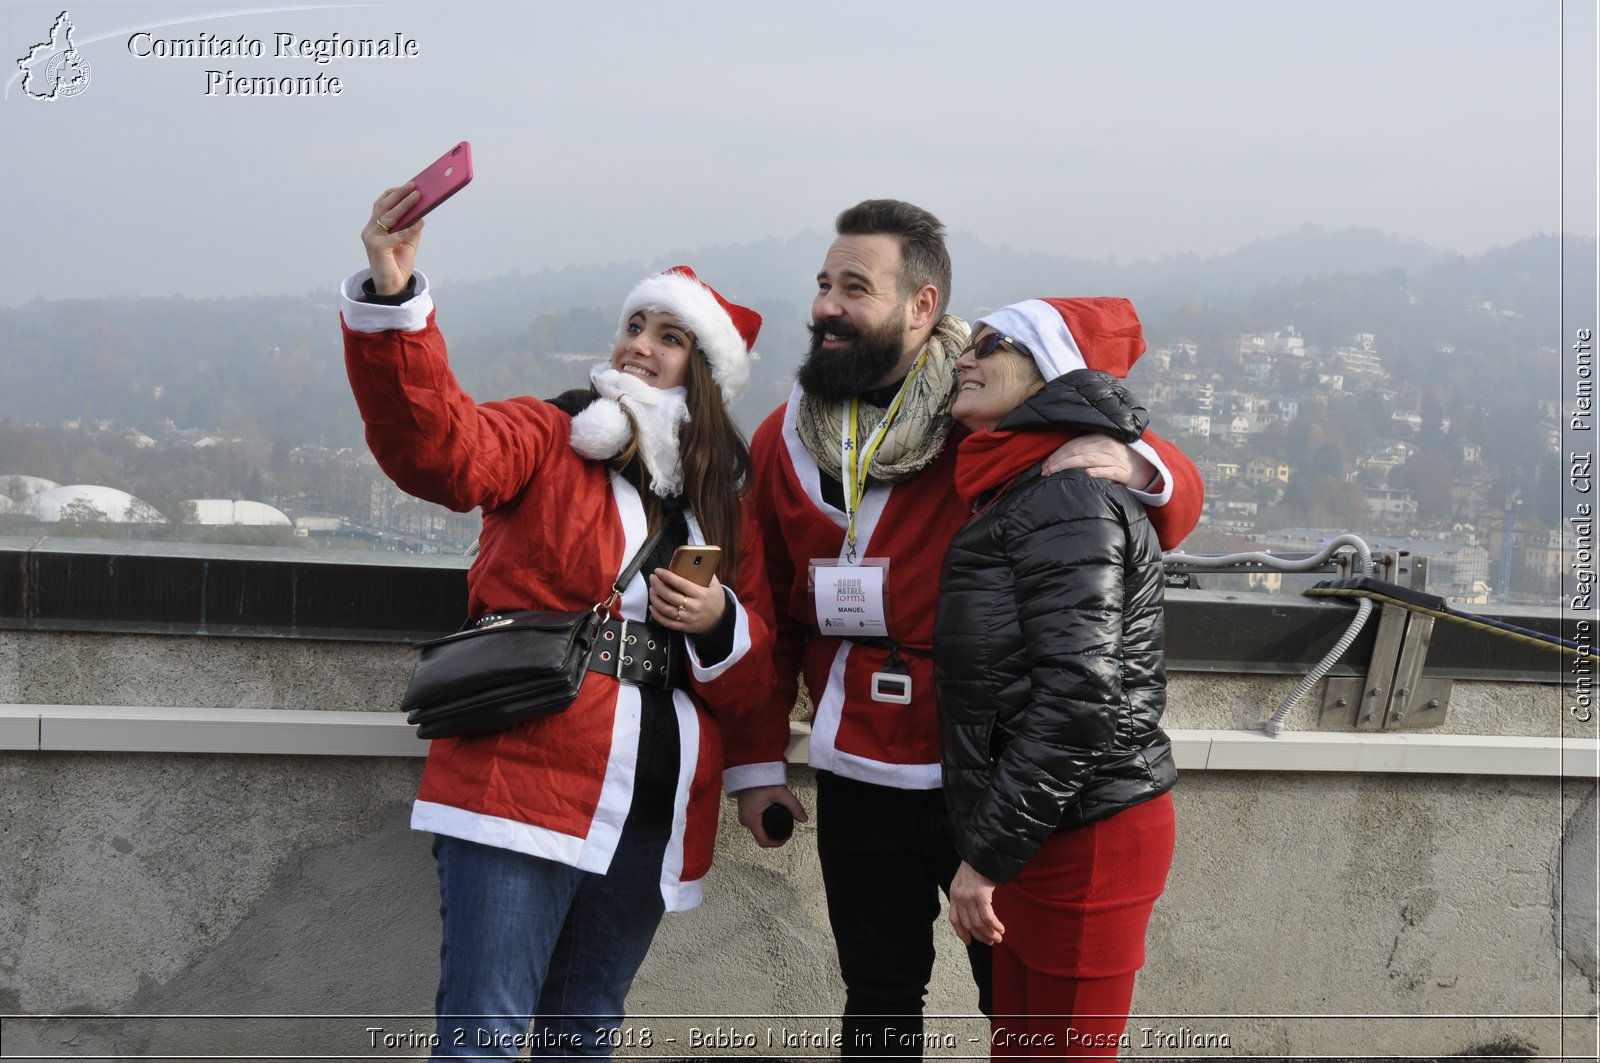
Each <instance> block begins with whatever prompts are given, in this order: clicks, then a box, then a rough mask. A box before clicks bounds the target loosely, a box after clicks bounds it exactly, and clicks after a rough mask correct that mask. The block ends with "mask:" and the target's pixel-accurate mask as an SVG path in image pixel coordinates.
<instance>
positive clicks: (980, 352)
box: [961, 332, 1033, 360]
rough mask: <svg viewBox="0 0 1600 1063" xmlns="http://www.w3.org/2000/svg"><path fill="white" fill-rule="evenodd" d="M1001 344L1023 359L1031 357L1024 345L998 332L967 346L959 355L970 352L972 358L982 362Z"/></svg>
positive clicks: (1030, 352)
mask: <svg viewBox="0 0 1600 1063" xmlns="http://www.w3.org/2000/svg"><path fill="white" fill-rule="evenodd" d="M1002 343H1003V344H1005V345H1006V346H1007V347H1010V348H1011V349H1012V350H1014V351H1016V352H1017V353H1018V354H1020V355H1022V357H1024V358H1032V357H1033V352H1032V351H1030V350H1028V348H1027V345H1026V344H1023V343H1021V342H1019V341H1017V340H1014V339H1012V338H1011V337H1010V336H1007V335H1004V334H1003V333H999V332H991V333H989V334H988V335H986V336H984V337H983V338H982V339H980V340H976V341H974V342H972V343H969V344H967V346H966V350H963V351H962V352H961V353H962V354H966V353H967V351H971V352H972V356H973V357H974V358H977V359H980V360H982V359H984V358H987V357H989V356H990V355H991V354H993V353H994V352H995V351H998V350H999V349H1000V345H1001V344H1002Z"/></svg>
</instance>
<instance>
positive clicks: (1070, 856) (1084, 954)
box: [990, 794, 1176, 1059]
mask: <svg viewBox="0 0 1600 1063" xmlns="http://www.w3.org/2000/svg"><path fill="white" fill-rule="evenodd" d="M1175 836H1176V826H1175V820H1174V817H1173V811H1172V798H1171V796H1170V795H1168V794H1163V795H1162V796H1160V797H1158V798H1155V799H1154V800H1151V801H1146V802H1144V803H1142V804H1138V805H1135V806H1133V807H1132V808H1129V809H1125V810H1123V811H1122V812H1119V813H1117V814H1116V815H1115V816H1112V817H1111V818H1110V819H1106V820H1101V821H1100V822H1098V823H1091V824H1089V825H1087V826H1084V827H1079V828H1077V829H1075V830H1069V831H1063V832H1061V833H1059V834H1055V835H1052V836H1051V837H1050V839H1049V840H1048V841H1046V842H1045V844H1044V845H1043V847H1041V848H1040V850H1039V851H1038V853H1036V854H1035V855H1034V857H1033V859H1032V860H1030V861H1029V862H1028V866H1027V867H1025V868H1024V869H1023V870H1022V873H1021V874H1020V875H1018V876H1017V877H1016V878H1015V879H1013V880H1012V881H1011V882H1008V883H1006V884H1004V885H1002V886H1000V887H999V888H998V889H996V890H995V892H994V910H995V915H996V916H998V917H999V919H1000V922H1001V923H1003V924H1005V928H1006V929H1005V937H1004V939H1003V940H1002V941H1001V943H1000V944H999V945H996V946H995V948H994V1021H993V1023H992V1024H991V1035H992V1039H991V1041H990V1055H991V1056H992V1057H994V1058H997V1059H1005V1058H1013V1059H1015V1058H1028V1059H1096V1058H1103V1059H1115V1058H1116V1056H1117V1051H1118V1049H1119V1048H1120V1047H1121V1036H1122V1033H1123V1028H1124V1027H1125V1026H1126V1025H1127V1022H1128V1010H1129V1007H1130V1005H1131V1004H1132V1002H1133V978H1134V974H1135V972H1137V971H1138V969H1139V968H1140V967H1142V966H1143V965H1144V938H1145V930H1146V928H1147V927H1148V926H1149V923H1150V911H1151V909H1152V908H1154V907H1155V903H1156V898H1157V897H1159V896H1161V891H1162V890H1163V889H1165V888H1166V883H1167V872H1168V871H1169V870H1170V869H1171V867H1172V848H1173V841H1174V838H1175Z"/></svg>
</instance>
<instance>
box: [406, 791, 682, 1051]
mask: <svg viewBox="0 0 1600 1063" xmlns="http://www.w3.org/2000/svg"><path fill="white" fill-rule="evenodd" d="M669 831H670V827H668V826H665V825H663V826H644V827H640V826H637V825H636V824H635V823H634V822H633V821H631V820H630V821H629V822H628V824H627V825H626V826H625V827H624V828H623V831H622V838H621V840H620V842H619V843H618V846H617V853H616V856H615V857H614V858H613V859H612V861H611V868H610V870H609V871H608V872H607V873H606V874H604V875H597V874H594V873H593V872H589V871H580V870H578V869H577V868H575V867H568V866H567V865H565V864H558V863H555V862H554V861H551V860H545V859H542V858H540V857H536V856H528V855H525V854H523V853H518V852H513V851H511V850H509V849H498V848H495V847H493V846H488V845H479V844H477V843H476V842H468V841H462V840H461V839H459V838H450V837H445V836H444V835H436V836H435V837H434V842H433V854H434V859H435V860H436V861H437V863H438V865H439V914H440V916H441V917H442V918H443V920H444V936H443V940H442V941H441V943H440V946H439V993H438V996H437V997H436V998H435V1004H434V1007H435V1011H436V1014H437V1016H438V1025H437V1028H436V1035H437V1037H438V1042H439V1043H438V1045H437V1047H435V1048H434V1050H433V1058H434V1059H461V1058H474V1057H475V1058H480V1059H481V1058H488V1059H516V1058H517V1057H518V1056H520V1055H521V1054H522V1051H523V1049H524V1048H527V1049H528V1050H529V1055H530V1056H531V1057H532V1058H534V1059H562V1058H567V1057H601V1058H605V1057H609V1056H610V1055H611V1046H612V1040H611V1038H612V1036H613V1034H614V1032H615V1031H616V1030H618V1029H619V1028H620V1026H621V1024H622V1015H623V1002H624V1001H625V1000H626V999H627V996H628V988H629V987H630V986H632V985H633V976H634V975H635V974H636V973H637V972H638V970H639V965H640V964H641V963H643V962H644V956H645V953H646V952H647V951H648V950H649V948H650V941H651V939H652V938H654V937H655V932H656V927H657V926H658V925H659V924H660V922H661V915H662V912H663V911H664V909H665V904H664V903H663V901H662V899H661V860H662V854H663V852H664V851H665V849H666V843H667V837H668V833H669ZM535 1016H537V1021H533V1020H534V1017H535ZM530 1021H533V1025H532V1028H531V1029H530V1028H529V1023H530Z"/></svg>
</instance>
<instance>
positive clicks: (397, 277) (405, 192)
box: [361, 181, 427, 295]
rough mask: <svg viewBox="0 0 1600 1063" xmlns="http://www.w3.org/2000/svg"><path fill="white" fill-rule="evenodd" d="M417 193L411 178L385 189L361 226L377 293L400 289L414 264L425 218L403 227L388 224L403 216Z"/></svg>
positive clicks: (383, 293) (416, 196)
mask: <svg viewBox="0 0 1600 1063" xmlns="http://www.w3.org/2000/svg"><path fill="white" fill-rule="evenodd" d="M420 195H421V193H419V192H418V191H417V186H416V183H415V182H413V181H407V182H406V183H405V184H403V185H400V186H398V187H396V188H387V189H384V192H383V195H381V196H379V197H378V198H377V199H376V200H375V201H374V202H373V204H372V217H371V218H370V219H369V220H368V221H367V224H366V225H365V226H363V227H362V229H361V243H362V244H363V245H364V246H365V247H366V249H367V264H368V265H370V266H371V267H372V286H373V288H374V289H376V290H377V293H378V294H379V295H394V294H396V293H397V292H399V291H400V290H401V289H403V288H404V287H405V286H406V281H408V280H410V279H411V272H412V270H414V269H415V268H416V264H417V242H418V241H419V240H421V239H422V227H423V226H424V225H426V224H427V220H426V219H422V218H419V219H418V220H417V221H415V222H413V223H412V224H410V225H408V226H407V227H406V228H404V229H393V230H391V229H390V227H389V226H390V223H392V222H397V221H399V220H400V219H401V218H403V217H405V216H406V211H408V210H410V209H411V207H412V204H414V203H416V201H417V198H418V196H420Z"/></svg>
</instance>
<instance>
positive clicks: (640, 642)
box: [589, 617, 674, 690]
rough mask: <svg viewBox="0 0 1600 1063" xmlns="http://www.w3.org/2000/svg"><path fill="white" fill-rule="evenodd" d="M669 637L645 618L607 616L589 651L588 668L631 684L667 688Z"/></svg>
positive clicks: (669, 676)
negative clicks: (623, 618)
mask: <svg viewBox="0 0 1600 1063" xmlns="http://www.w3.org/2000/svg"><path fill="white" fill-rule="evenodd" d="M673 641H674V640H673V637H672V632H670V631H668V630H667V629H666V628H662V627H657V626H656V625H655V624H652V623H649V622H648V621H645V620H612V619H610V618H609V617H608V618H607V619H606V620H605V621H603V622H602V623H601V625H600V633H599V634H598V635H597V636H596V637H595V640H594V649H593V650H591V651H590V652H589V671H591V672H599V673H600V674H601V675H611V676H616V677H617V678H618V679H620V680H621V681H622V682H624V683H632V684H633V685H634V686H641V687H658V688H660V689H662V690H668V689H671V687H672V665H673V660H672V643H673Z"/></svg>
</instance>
